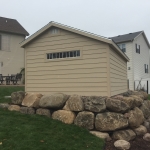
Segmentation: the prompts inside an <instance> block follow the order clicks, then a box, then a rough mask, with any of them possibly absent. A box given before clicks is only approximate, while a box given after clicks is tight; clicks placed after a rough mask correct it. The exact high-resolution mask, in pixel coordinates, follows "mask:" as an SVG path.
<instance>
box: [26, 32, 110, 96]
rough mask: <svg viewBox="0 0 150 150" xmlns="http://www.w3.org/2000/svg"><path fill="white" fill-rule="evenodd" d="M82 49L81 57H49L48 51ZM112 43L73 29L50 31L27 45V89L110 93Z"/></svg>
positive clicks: (46, 91)
mask: <svg viewBox="0 0 150 150" xmlns="http://www.w3.org/2000/svg"><path fill="white" fill-rule="evenodd" d="M71 50H80V51H81V57H80V58H66V59H55V60H47V59H46V53H51V52H63V51H71ZM108 51H109V49H108V45H107V44H105V43H102V42H100V41H96V40H93V39H90V38H87V37H84V36H81V35H78V34H75V33H71V32H69V31H65V30H61V33H59V34H58V35H55V36H52V35H51V34H50V32H49V30H48V31H46V32H45V33H44V34H43V35H41V36H40V37H38V38H37V39H35V40H34V41H33V42H31V43H30V44H29V45H27V46H26V47H25V52H26V92H40V93H43V94H53V93H57V92H62V93H66V94H79V95H87V96H88V95H97V96H108V95H109V87H108V82H109V80H108V64H107V63H108V62H107V60H108Z"/></svg>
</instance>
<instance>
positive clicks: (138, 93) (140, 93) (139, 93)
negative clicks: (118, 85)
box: [132, 91, 148, 100]
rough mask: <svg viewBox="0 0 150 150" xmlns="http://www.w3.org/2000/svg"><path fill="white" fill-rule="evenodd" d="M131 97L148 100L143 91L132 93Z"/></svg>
mask: <svg viewBox="0 0 150 150" xmlns="http://www.w3.org/2000/svg"><path fill="white" fill-rule="evenodd" d="M132 95H138V96H140V97H141V98H142V97H143V99H144V100H147V99H148V94H147V93H146V92H144V91H132Z"/></svg>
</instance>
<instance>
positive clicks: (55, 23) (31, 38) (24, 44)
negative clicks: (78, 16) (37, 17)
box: [21, 21, 129, 61]
mask: <svg viewBox="0 0 150 150" xmlns="http://www.w3.org/2000/svg"><path fill="white" fill-rule="evenodd" d="M52 26H55V27H58V28H61V29H64V30H67V31H70V32H74V33H77V34H80V35H83V36H86V37H90V38H93V39H96V40H99V41H102V42H105V43H108V44H109V45H111V46H113V47H114V49H115V50H116V51H117V52H118V53H119V54H120V55H121V56H123V58H125V59H126V60H127V61H129V58H128V57H127V56H126V54H125V53H123V52H122V51H121V50H120V48H119V47H118V46H117V45H116V44H115V43H114V42H113V41H112V40H111V39H108V38H105V37H102V36H98V35H95V34H92V33H89V32H85V31H82V30H79V29H75V28H72V27H69V26H66V25H62V24H60V23H57V22H53V21H52V22H50V23H48V24H47V25H45V26H44V27H43V28H41V29H40V30H38V31H37V32H35V33H34V34H33V35H31V36H30V37H28V38H27V39H26V40H24V41H23V42H22V43H21V47H25V46H26V45H27V44H28V43H29V42H31V41H32V40H33V39H35V38H37V37H38V36H39V35H41V34H42V33H43V32H44V31H46V30H47V29H49V28H50V27H52Z"/></svg>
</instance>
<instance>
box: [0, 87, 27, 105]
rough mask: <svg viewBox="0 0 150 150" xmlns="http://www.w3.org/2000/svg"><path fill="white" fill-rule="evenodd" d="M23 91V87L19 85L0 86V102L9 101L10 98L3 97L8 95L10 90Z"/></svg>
mask: <svg viewBox="0 0 150 150" xmlns="http://www.w3.org/2000/svg"><path fill="white" fill-rule="evenodd" d="M16 91H24V87H20V86H1V87H0V103H10V102H11V101H10V99H5V98H4V96H10V95H11V93H12V92H16Z"/></svg>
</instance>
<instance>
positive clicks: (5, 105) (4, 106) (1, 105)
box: [0, 103, 9, 108]
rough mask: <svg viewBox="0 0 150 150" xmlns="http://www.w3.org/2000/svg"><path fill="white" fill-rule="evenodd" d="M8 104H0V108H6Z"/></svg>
mask: <svg viewBox="0 0 150 150" xmlns="http://www.w3.org/2000/svg"><path fill="white" fill-rule="evenodd" d="M8 107H9V104H8V103H0V108H8Z"/></svg>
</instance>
